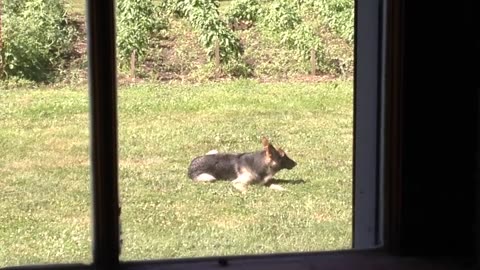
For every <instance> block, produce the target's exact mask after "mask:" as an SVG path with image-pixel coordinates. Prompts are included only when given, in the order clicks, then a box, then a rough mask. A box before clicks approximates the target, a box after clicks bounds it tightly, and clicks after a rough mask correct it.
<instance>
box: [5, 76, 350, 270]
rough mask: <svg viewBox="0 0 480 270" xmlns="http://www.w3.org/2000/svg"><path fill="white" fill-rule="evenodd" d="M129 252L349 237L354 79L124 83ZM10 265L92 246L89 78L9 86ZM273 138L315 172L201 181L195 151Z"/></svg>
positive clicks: (320, 242)
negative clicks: (274, 185) (83, 83)
mask: <svg viewBox="0 0 480 270" xmlns="http://www.w3.org/2000/svg"><path fill="white" fill-rule="evenodd" d="M119 105H120V110H119V113H120V119H119V120H120V122H119V123H120V126H119V135H120V185H121V201H122V228H123V238H124V247H123V252H122V259H124V260H126V259H128V260H130V259H145V258H162V257H185V256H207V255H219V254H247V253H268V252H283V251H306V250H326V249H339V248H348V247H349V246H350V239H351V195H352V193H351V184H352V183H351V157H352V147H351V146H352V84H351V83H350V82H336V83H324V84H298V83H297V84H294V83H285V84H280V83H277V84H258V83H254V82H250V81H238V82H233V83H223V84H210V85H202V86H171V87H165V86H158V85H142V86H135V87H130V88H124V89H122V90H121V91H120V96H119ZM0 108H2V109H1V110H0V119H2V121H0V190H1V191H2V200H0V224H2V227H0V246H1V247H2V248H1V249H0V266H4V265H12V264H19V263H39V262H65V261H83V262H87V261H89V260H90V259H91V257H90V254H91V252H90V231H89V218H90V210H89V204H90V195H89V188H90V184H89V179H88V178H89V173H88V115H87V111H88V101H87V94H86V91H85V90H84V89H82V90H79V89H75V90H73V89H62V90H51V89H50V90H37V91H27V90H17V91H1V92H0ZM263 134H265V135H268V136H270V137H271V138H272V141H273V143H274V144H278V145H280V146H284V147H285V148H286V150H287V152H288V153H289V155H290V156H291V157H292V158H293V159H295V160H296V161H297V162H298V163H299V165H298V167H296V168H295V169H294V170H292V171H287V172H281V173H279V175H278V177H279V178H282V179H287V180H304V181H305V183H300V184H295V183H297V182H293V183H290V184H284V187H286V188H287V189H288V190H289V191H288V192H278V191H273V190H269V189H267V188H264V187H258V186H253V187H251V188H250V190H249V192H248V193H247V194H246V195H241V194H239V193H238V192H235V190H234V189H233V188H232V187H231V185H230V184H229V183H225V182H218V183H213V184H195V183H192V182H191V181H190V180H188V179H187V177H186V167H187V166H188V162H189V161H190V159H191V158H192V157H194V156H196V155H200V154H203V153H205V152H206V151H208V150H211V149H213V148H215V149H218V150H220V151H254V150H257V149H259V148H260V143H259V137H260V136H261V135H263Z"/></svg>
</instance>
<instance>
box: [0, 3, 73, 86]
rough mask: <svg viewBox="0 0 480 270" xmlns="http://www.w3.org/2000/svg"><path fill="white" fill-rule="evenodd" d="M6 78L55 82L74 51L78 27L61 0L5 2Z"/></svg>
mask: <svg viewBox="0 0 480 270" xmlns="http://www.w3.org/2000/svg"><path fill="white" fill-rule="evenodd" d="M3 11H4V13H3V16H2V22H3V29H2V30H3V33H2V34H3V42H4V43H3V46H4V47H3V48H2V56H3V58H4V59H3V62H4V65H3V67H4V69H5V70H4V71H3V72H4V75H6V77H12V76H13V77H21V78H26V79H29V80H33V81H45V80H51V79H53V77H54V75H55V74H56V73H58V72H59V69H60V68H61V64H62V62H63V61H64V59H65V58H66V55H67V54H69V53H70V52H71V51H72V49H73V38H74V36H75V28H74V27H72V26H71V25H70V24H69V21H68V20H67V16H66V14H65V10H64V9H63V5H62V3H61V1H60V0H24V1H19V0H4V10H3Z"/></svg>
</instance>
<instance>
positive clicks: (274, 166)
mask: <svg viewBox="0 0 480 270" xmlns="http://www.w3.org/2000/svg"><path fill="white" fill-rule="evenodd" d="M262 144H263V150H261V151H257V152H251V153H218V151H216V150H212V151H210V152H208V153H207V154H205V155H203V156H199V157H196V158H194V159H193V160H192V162H191V163H190V166H189V167H188V177H189V178H190V179H192V180H194V181H200V182H212V181H215V180H229V181H232V184H233V186H234V187H235V188H236V189H238V190H239V191H241V192H242V193H244V192H246V190H247V186H248V185H250V184H262V185H268V184H269V181H270V180H271V179H272V178H273V176H274V175H275V174H276V173H277V172H278V171H280V170H282V169H287V170H291V169H293V168H294V167H295V166H296V165H297V163H296V162H295V161H293V160H292V159H290V158H289V157H288V156H287V154H286V153H285V151H283V150H282V149H281V148H278V149H276V148H275V147H273V145H272V144H271V143H270V142H269V141H268V139H267V138H263V139H262ZM269 187H270V188H272V189H276V190H285V189H284V188H283V187H281V186H279V185H276V184H270V185H269Z"/></svg>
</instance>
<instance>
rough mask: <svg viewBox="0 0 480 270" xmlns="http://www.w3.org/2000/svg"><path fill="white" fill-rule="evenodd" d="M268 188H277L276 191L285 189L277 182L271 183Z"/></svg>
mask: <svg viewBox="0 0 480 270" xmlns="http://www.w3.org/2000/svg"><path fill="white" fill-rule="evenodd" d="M269 188H271V189H273V190H278V191H287V189H286V188H284V187H282V186H280V185H277V184H271V185H270V186H269Z"/></svg>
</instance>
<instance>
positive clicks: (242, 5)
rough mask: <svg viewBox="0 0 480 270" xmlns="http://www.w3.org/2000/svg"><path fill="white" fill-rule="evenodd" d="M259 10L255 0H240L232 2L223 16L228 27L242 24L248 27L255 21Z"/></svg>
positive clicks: (238, 26)
mask: <svg viewBox="0 0 480 270" xmlns="http://www.w3.org/2000/svg"><path fill="white" fill-rule="evenodd" d="M260 12H261V9H260V5H259V4H258V1H257V0H240V1H235V2H234V3H233V5H232V6H231V7H230V8H229V9H228V11H227V13H226V15H225V16H226V18H227V22H228V24H229V25H230V27H232V28H234V29H236V28H242V26H241V25H242V24H243V25H245V27H246V28H248V27H250V26H251V25H253V23H255V22H256V21H257V19H258V17H259V13H260Z"/></svg>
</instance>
